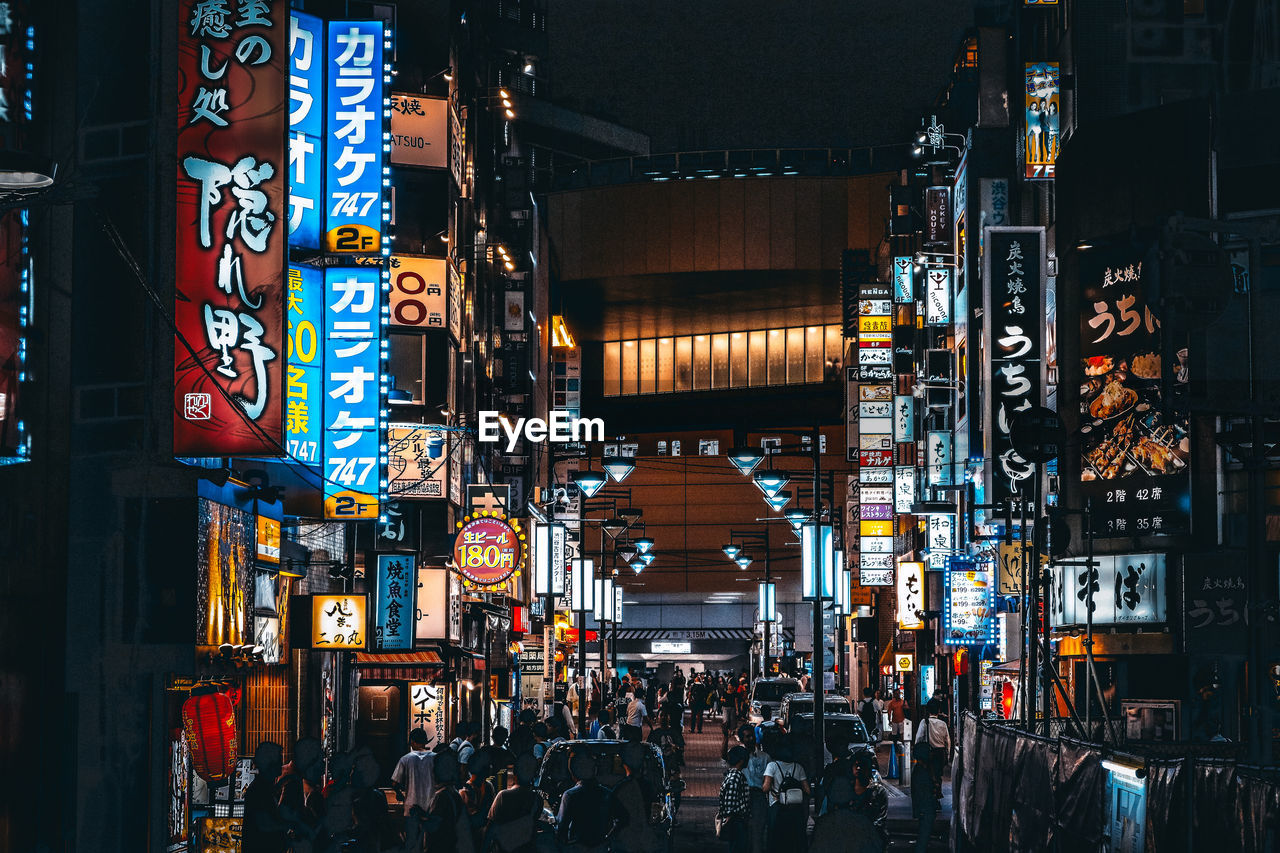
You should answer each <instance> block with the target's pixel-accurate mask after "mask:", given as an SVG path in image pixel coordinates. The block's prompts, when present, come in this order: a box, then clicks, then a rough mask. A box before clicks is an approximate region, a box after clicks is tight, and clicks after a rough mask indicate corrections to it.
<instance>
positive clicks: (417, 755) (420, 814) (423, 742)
mask: <svg viewBox="0 0 1280 853" xmlns="http://www.w3.org/2000/svg"><path fill="white" fill-rule="evenodd" d="M435 762H436V754H435V753H434V752H432V751H430V750H429V749H427V732H426V730H425V729H422V728H416V729H414V730H413V731H411V732H409V751H408V752H406V753H405V754H404V755H403V756H401V758H400V760H399V761H398V762H396V769H395V770H393V771H391V784H392V785H394V786H395V789H396V791H397V792H398V793H399V794H400V799H402V800H403V801H404V849H405V850H406V851H414V853H417V851H419V850H421V849H422V821H423V819H424V818H425V817H426V815H427V810H428V809H430V808H431V798H432V796H433V795H434V791H435V772H434V768H435Z"/></svg>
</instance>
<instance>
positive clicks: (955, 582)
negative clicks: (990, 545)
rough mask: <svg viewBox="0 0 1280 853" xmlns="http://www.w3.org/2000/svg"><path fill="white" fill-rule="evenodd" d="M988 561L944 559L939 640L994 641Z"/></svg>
mask: <svg viewBox="0 0 1280 853" xmlns="http://www.w3.org/2000/svg"><path fill="white" fill-rule="evenodd" d="M991 569H992V566H991V564H990V563H986V562H979V561H977V560H973V559H969V558H961V557H951V558H950V559H948V560H947V570H946V572H945V573H944V579H945V580H944V584H945V587H944V594H945V596H946V603H945V607H944V608H943V619H944V622H945V624H944V625H943V631H942V642H943V643H944V644H945V645H948V646H980V645H986V644H989V643H994V642H995V641H996V591H995V578H994V577H993V572H992V571H991Z"/></svg>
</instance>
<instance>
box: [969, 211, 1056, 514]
mask: <svg viewBox="0 0 1280 853" xmlns="http://www.w3.org/2000/svg"><path fill="white" fill-rule="evenodd" d="M984 243H985V245H986V247H987V248H986V255H985V256H984V258H983V266H984V268H985V269H984V273H985V274H984V276H983V280H984V282H985V287H986V297H985V299H986V305H987V314H988V317H989V318H990V319H989V321H988V322H987V323H986V324H985V327H984V332H983V334H984V335H985V339H984V344H985V347H986V351H987V352H988V353H990V358H989V360H988V364H989V366H988V368H987V371H988V372H987V392H988V393H987V397H988V400H987V403H986V405H987V411H988V412H989V413H990V415H989V417H988V419H987V427H986V428H987V431H988V440H989V442H990V445H989V446H990V448H991V456H992V457H993V458H994V459H995V464H994V465H991V466H989V470H990V492H989V493H988V494H989V495H990V496H991V498H993V500H994V502H1000V501H1003V500H1005V499H1007V498H1009V497H1011V496H1013V495H1015V494H1019V493H1025V491H1026V490H1027V489H1028V488H1030V483H1031V479H1030V478H1031V476H1032V474H1033V472H1034V468H1033V466H1032V465H1031V463H1029V462H1027V461H1026V460H1025V459H1023V458H1022V457H1021V456H1020V455H1019V454H1018V452H1017V451H1015V450H1014V449H1013V444H1012V442H1011V440H1010V436H1009V430H1010V426H1011V423H1012V419H1013V417H1014V415H1015V413H1017V412H1021V411H1023V410H1025V409H1030V408H1032V407H1035V406H1040V405H1043V403H1044V359H1043V356H1044V352H1043V349H1044V326H1045V324H1044V296H1045V282H1044V279H1045V238H1044V229H1043V228H1034V227H1033V228H1020V227H1006V228H988V229H987V230H986V232H985V235H984Z"/></svg>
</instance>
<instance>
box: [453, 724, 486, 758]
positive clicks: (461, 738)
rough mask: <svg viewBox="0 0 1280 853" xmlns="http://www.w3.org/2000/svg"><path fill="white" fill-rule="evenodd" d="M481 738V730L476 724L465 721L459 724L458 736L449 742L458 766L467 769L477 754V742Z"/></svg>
mask: <svg viewBox="0 0 1280 853" xmlns="http://www.w3.org/2000/svg"><path fill="white" fill-rule="evenodd" d="M479 737H480V729H479V727H478V726H477V725H476V724H475V723H471V722H467V721H463V722H461V723H458V736H457V737H455V738H454V739H453V740H451V741H450V742H449V749H451V750H453V754H454V755H455V756H457V758H458V764H460V765H462V767H463V768H464V769H465V768H466V766H467V762H468V761H470V760H471V756H472V755H475V752H476V740H477V739H479Z"/></svg>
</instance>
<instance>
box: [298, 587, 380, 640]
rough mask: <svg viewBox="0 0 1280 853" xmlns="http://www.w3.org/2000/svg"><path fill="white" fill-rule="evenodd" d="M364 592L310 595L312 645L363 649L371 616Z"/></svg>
mask: <svg viewBox="0 0 1280 853" xmlns="http://www.w3.org/2000/svg"><path fill="white" fill-rule="evenodd" d="M367 605H368V599H367V596H364V595H348V594H338V595H313V596H311V647H312V648H316V649H363V648H364V647H365V641H366V635H365V625H366V624H367V619H368V609H367Z"/></svg>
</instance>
